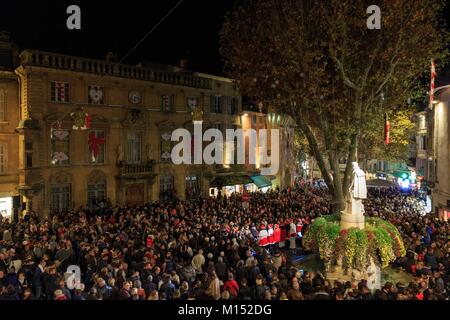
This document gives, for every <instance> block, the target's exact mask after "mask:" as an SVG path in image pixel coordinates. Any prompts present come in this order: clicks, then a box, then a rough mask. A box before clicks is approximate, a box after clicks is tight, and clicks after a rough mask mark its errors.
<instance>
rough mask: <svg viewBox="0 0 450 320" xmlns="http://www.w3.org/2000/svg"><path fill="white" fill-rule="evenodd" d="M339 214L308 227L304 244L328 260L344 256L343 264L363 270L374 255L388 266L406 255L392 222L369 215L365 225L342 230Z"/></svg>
mask: <svg viewBox="0 0 450 320" xmlns="http://www.w3.org/2000/svg"><path fill="white" fill-rule="evenodd" d="M337 218H338V217H337V216H329V217H321V218H318V219H316V220H315V221H314V223H313V224H311V226H310V227H309V228H308V230H307V231H306V233H305V235H304V237H303V245H304V247H305V248H306V249H308V250H312V251H318V252H319V255H320V258H321V259H322V260H324V261H325V262H326V263H332V262H335V261H337V260H340V259H342V261H343V264H344V266H347V267H350V266H351V267H353V268H357V269H360V270H362V269H364V268H366V267H367V266H368V264H369V263H370V259H371V258H373V260H374V261H377V262H379V263H380V264H381V266H382V267H386V266H388V265H389V263H391V262H392V261H394V260H395V259H396V258H397V257H403V256H404V255H405V254H406V251H405V248H404V246H403V241H402V239H401V237H400V233H399V232H398V230H397V228H396V227H395V226H393V225H392V224H391V223H389V222H387V221H384V220H381V219H378V218H367V220H366V228H365V229H364V230H360V229H358V228H350V229H341V227H340V225H339V222H338V221H337Z"/></svg>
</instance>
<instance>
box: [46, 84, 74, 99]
mask: <svg viewBox="0 0 450 320" xmlns="http://www.w3.org/2000/svg"><path fill="white" fill-rule="evenodd" d="M50 89H51V91H50V92H51V101H52V102H69V84H68V83H66V82H59V81H52V82H51V84H50Z"/></svg>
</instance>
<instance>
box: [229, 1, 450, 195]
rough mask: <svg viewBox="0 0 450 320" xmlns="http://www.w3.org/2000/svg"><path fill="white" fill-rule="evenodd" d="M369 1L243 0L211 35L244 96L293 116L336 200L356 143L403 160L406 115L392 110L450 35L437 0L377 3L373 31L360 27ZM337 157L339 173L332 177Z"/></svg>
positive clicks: (344, 188)
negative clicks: (387, 131)
mask: <svg viewBox="0 0 450 320" xmlns="http://www.w3.org/2000/svg"><path fill="white" fill-rule="evenodd" d="M370 4H372V3H370V2H369V1H356V0H352V1H342V0H330V1H299V0H258V1H254V0H243V1H239V2H238V3H237V5H236V8H235V9H234V10H233V11H232V12H230V14H229V15H228V17H227V18H226V20H225V23H224V25H223V29H222V32H221V38H220V43H221V53H222V55H223V56H224V60H225V71H226V72H227V73H228V75H229V76H230V77H232V78H233V79H236V83H237V85H238V86H239V90H240V91H241V92H242V93H243V94H246V95H249V96H252V97H256V98H257V99H260V100H261V101H263V102H264V103H265V104H266V105H270V107H271V108H273V110H275V111H276V112H278V113H284V114H288V115H290V116H291V117H292V118H293V119H294V120H295V122H296V130H299V132H300V133H301V135H300V136H299V141H298V143H297V145H304V144H305V142H306V141H307V144H308V147H309V149H308V151H309V152H310V154H311V155H313V156H314V158H315V159H316V161H317V164H318V166H319V168H320V170H321V172H322V176H323V178H324V179H325V181H326V183H327V184H328V187H329V191H330V193H331V194H332V195H333V196H334V197H335V199H334V200H336V201H335V202H339V203H343V201H344V198H345V196H346V193H347V192H348V187H349V186H350V184H351V163H352V162H353V161H356V160H358V159H356V150H357V149H358V155H363V156H364V154H367V155H369V154H374V155H376V156H379V155H380V156H391V157H394V158H403V157H404V155H405V150H406V147H407V142H405V141H406V140H405V137H406V136H407V129H408V128H409V127H410V122H409V120H406V119H407V115H406V114H402V113H398V107H399V106H405V105H406V104H407V101H408V98H411V97H412V98H413V99H416V98H417V92H419V91H421V92H422V93H423V92H424V91H426V88H425V89H424V86H423V84H421V81H420V80H421V77H425V78H426V77H428V78H429V72H430V60H431V59H432V58H434V59H436V60H442V59H444V58H445V57H447V55H448V54H447V49H446V48H447V47H448V44H449V34H448V32H447V31H446V30H443V29H442V28H441V27H439V25H440V22H441V16H442V8H444V6H445V1H443V0H421V1H407V0H380V1H377V4H378V5H379V6H380V8H381V12H382V29H381V30H369V29H368V28H367V25H366V21H367V18H368V15H367V12H366V9H367V7H368V6H369V5H370ZM425 75H426V76H425ZM418 88H419V89H420V90H419V89H418ZM402 112H403V111H402ZM384 113H388V114H390V115H391V117H392V120H391V121H392V133H391V137H392V140H393V141H392V144H391V145H390V146H388V147H386V148H385V147H384V146H383V144H382V142H383V121H382V119H383V118H382V117H383V115H384ZM397 116H399V117H400V118H399V121H395V117H397ZM402 119H405V121H403V120H402ZM400 120H401V121H400ZM305 138H306V141H305ZM364 148H365V150H363V149H364ZM372 148H373V149H372ZM366 157H367V156H366ZM342 158H344V159H347V163H346V172H345V174H344V175H343V176H341V175H339V174H337V172H339V159H342ZM333 173H334V176H332V174H333Z"/></svg>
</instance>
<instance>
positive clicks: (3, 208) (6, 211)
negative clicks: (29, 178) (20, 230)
mask: <svg viewBox="0 0 450 320" xmlns="http://www.w3.org/2000/svg"><path fill="white" fill-rule="evenodd" d="M0 214H1V215H2V217H3V218H10V217H11V215H12V197H3V198H0Z"/></svg>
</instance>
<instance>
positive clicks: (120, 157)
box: [117, 144, 124, 163]
mask: <svg viewBox="0 0 450 320" xmlns="http://www.w3.org/2000/svg"><path fill="white" fill-rule="evenodd" d="M123 156H124V153H123V146H122V144H119V146H118V147H117V163H121V162H122V161H123Z"/></svg>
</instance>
